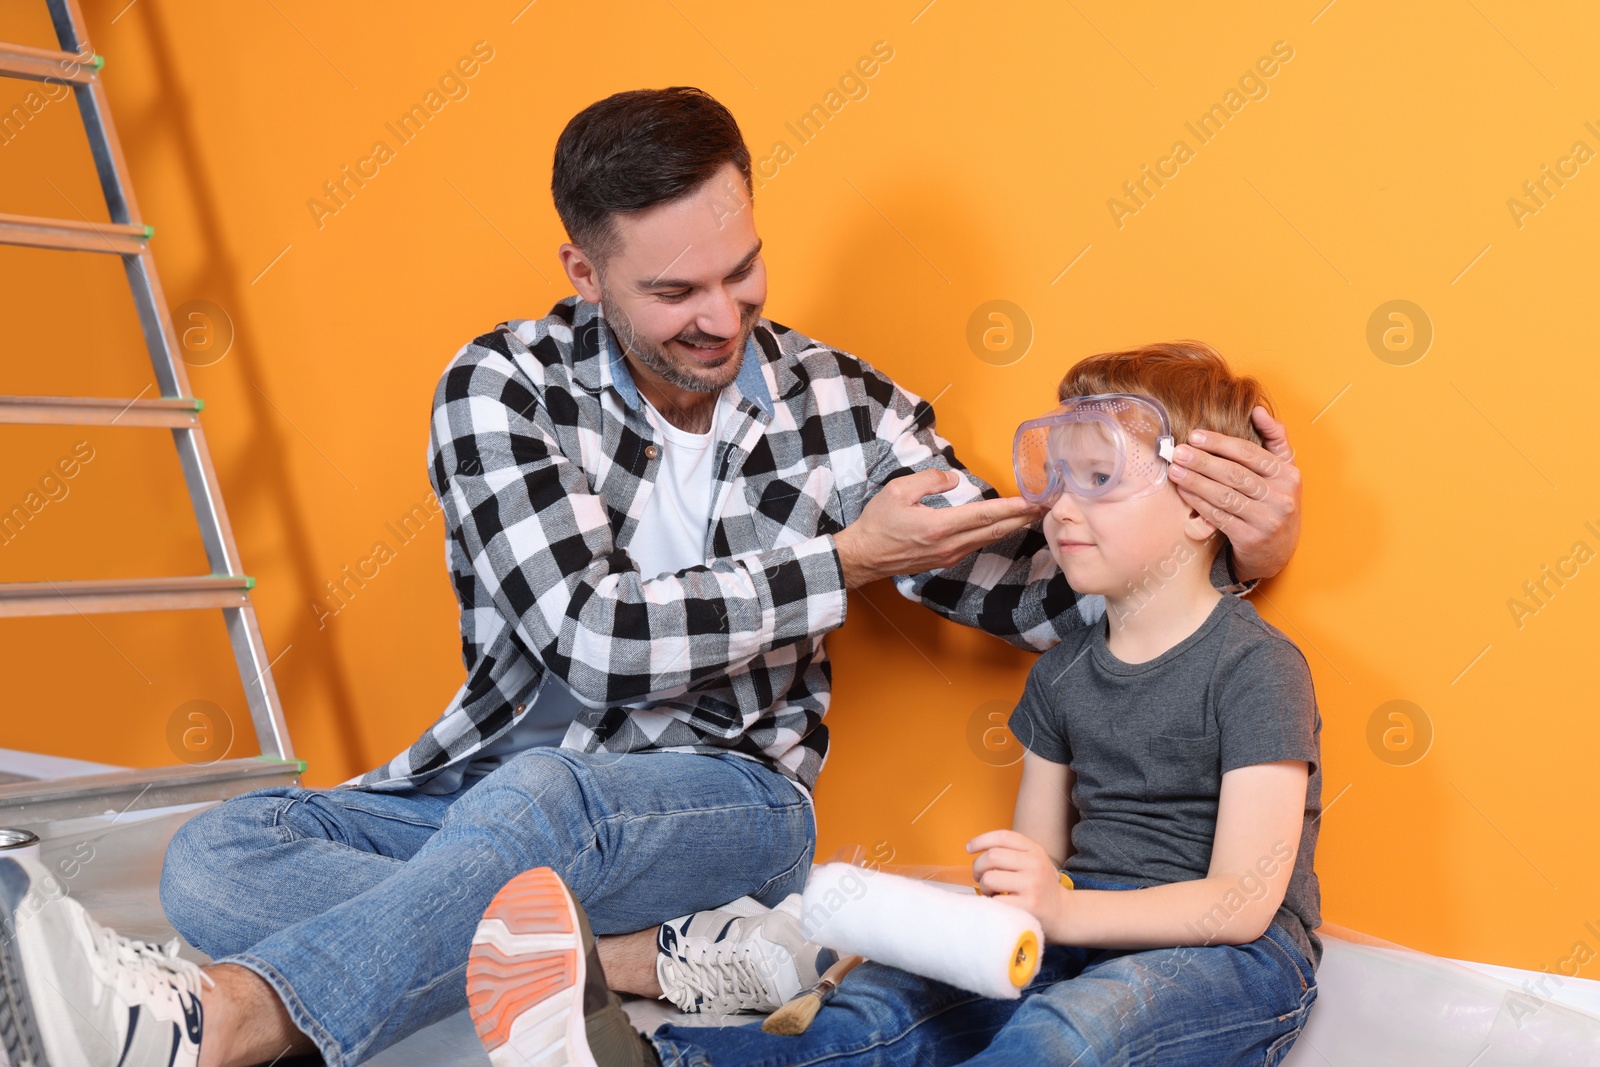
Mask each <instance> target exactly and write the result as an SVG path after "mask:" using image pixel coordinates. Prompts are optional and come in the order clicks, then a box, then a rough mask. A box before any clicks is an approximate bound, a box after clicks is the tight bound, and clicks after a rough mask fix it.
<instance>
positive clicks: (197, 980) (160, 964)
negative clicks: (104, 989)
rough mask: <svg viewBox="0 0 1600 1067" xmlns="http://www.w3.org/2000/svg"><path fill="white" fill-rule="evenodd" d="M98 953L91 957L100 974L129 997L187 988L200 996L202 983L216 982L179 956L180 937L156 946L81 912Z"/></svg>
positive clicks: (151, 996)
mask: <svg viewBox="0 0 1600 1067" xmlns="http://www.w3.org/2000/svg"><path fill="white" fill-rule="evenodd" d="M79 914H80V915H81V916H82V919H83V924H84V927H85V928H86V929H87V930H88V932H89V938H90V942H91V943H92V944H93V945H94V948H95V954H94V955H93V956H92V957H90V958H91V960H93V962H94V964H95V969H96V970H97V971H98V972H99V974H100V977H101V978H103V979H104V980H105V981H106V982H107V983H109V984H111V985H113V986H114V987H115V988H116V989H117V991H118V992H119V993H121V994H123V995H124V996H128V997H129V998H130V999H138V1000H150V999H154V998H155V997H157V996H159V995H160V994H161V993H162V992H163V991H172V990H174V989H183V990H186V991H187V992H188V993H189V995H190V996H193V997H198V996H199V995H200V992H201V985H202V983H203V984H205V985H208V986H214V985H216V982H215V981H214V980H213V979H212V978H211V976H210V975H208V974H206V973H205V972H204V971H202V970H201V969H200V967H199V965H198V964H196V963H193V962H191V961H190V960H186V959H183V958H181V957H180V956H179V955H178V939H177V938H175V937H174V938H172V939H171V940H170V941H168V942H167V943H166V944H165V945H163V946H160V947H157V946H156V945H154V944H152V943H150V942H148V941H139V940H136V939H135V938H131V937H125V936H123V935H122V934H119V933H117V932H116V931H114V930H109V929H107V928H106V927H104V926H101V925H100V924H99V923H97V922H95V921H94V919H93V918H91V917H90V915H89V913H88V912H80V913H79Z"/></svg>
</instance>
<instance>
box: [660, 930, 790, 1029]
mask: <svg viewBox="0 0 1600 1067" xmlns="http://www.w3.org/2000/svg"><path fill="white" fill-rule="evenodd" d="M663 969H664V970H666V971H667V973H668V976H669V977H670V978H672V979H673V980H674V986H673V988H670V989H665V990H663V991H662V995H663V996H665V997H666V998H667V999H668V1000H670V1001H672V1003H673V1004H675V1005H676V1006H677V1008H678V1010H679V1011H683V1012H691V1011H695V1010H699V1011H702V1012H712V1013H716V1014H721V1015H731V1014H733V1013H734V1012H740V1011H771V1010H772V1009H773V1008H774V1007H776V1006H777V1005H775V1004H774V1003H773V993H772V991H771V989H770V983H769V982H768V981H767V980H766V978H765V977H764V973H765V970H766V967H765V965H764V964H763V963H762V961H761V960H760V959H759V958H757V956H756V954H755V951H754V949H753V948H751V947H750V946H740V947H736V948H735V947H729V946H721V947H719V949H717V950H705V949H701V950H698V951H696V950H690V955H689V957H688V958H682V959H674V958H671V957H668V958H667V959H666V960H665V962H664V963H663ZM697 996H698V997H699V998H701V1004H700V1007H699V1008H698V1009H696V1008H695V1007H694V1003H695V999H696V997H697Z"/></svg>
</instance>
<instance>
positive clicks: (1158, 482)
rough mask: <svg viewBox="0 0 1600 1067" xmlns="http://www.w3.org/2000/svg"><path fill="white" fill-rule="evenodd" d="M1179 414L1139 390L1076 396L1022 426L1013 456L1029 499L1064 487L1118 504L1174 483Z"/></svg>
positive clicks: (1054, 494)
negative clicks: (1171, 467)
mask: <svg viewBox="0 0 1600 1067" xmlns="http://www.w3.org/2000/svg"><path fill="white" fill-rule="evenodd" d="M1173 444H1174V443H1173V439H1172V420H1171V419H1170V418H1169V417H1168V415H1167V409H1166V407H1165V406H1163V405H1162V403H1161V401H1159V400H1157V399H1156V398H1155V397H1153V396H1145V395H1143V394H1140V393H1096V394H1094V395H1092V396H1075V397H1071V398H1069V399H1067V400H1065V401H1063V402H1062V404H1061V406H1060V407H1058V408H1056V409H1055V410H1054V411H1052V412H1050V413H1049V414H1046V415H1041V416H1040V417H1039V418H1036V419H1029V420H1028V421H1027V422H1025V423H1023V424H1022V425H1021V426H1019V427H1017V436H1016V437H1015V438H1014V439H1013V440H1012V442H1011V462H1012V467H1013V469H1014V470H1015V472H1016V476H1017V488H1018V489H1020V490H1021V491H1022V495H1023V497H1024V498H1025V499H1026V500H1028V501H1029V502H1030V503H1034V504H1042V505H1046V506H1048V505H1050V504H1053V503H1055V502H1056V500H1057V499H1059V498H1060V496H1061V494H1062V493H1072V494H1073V495H1075V496H1078V497H1082V498H1084V499H1085V500H1093V501H1096V502H1105V503H1112V502H1115V501H1120V500H1134V499H1136V498H1138V497H1142V496H1148V495H1149V494H1151V493H1153V492H1155V491H1156V490H1158V489H1160V488H1161V487H1162V486H1163V485H1166V484H1167V464H1168V462H1170V461H1171V459H1172V451H1173Z"/></svg>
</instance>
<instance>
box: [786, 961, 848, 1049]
mask: <svg viewBox="0 0 1600 1067" xmlns="http://www.w3.org/2000/svg"><path fill="white" fill-rule="evenodd" d="M860 962H861V957H860V956H840V957H839V959H838V961H837V962H836V963H834V965H833V966H832V967H829V968H828V969H827V970H826V971H824V972H823V975H822V977H821V978H819V979H817V984H816V985H814V986H812V987H811V988H810V989H808V990H806V991H805V992H804V993H801V994H799V995H798V996H795V997H793V998H792V999H790V1001H789V1003H787V1004H785V1005H784V1006H783V1007H781V1008H779V1009H778V1010H777V1011H775V1012H773V1013H772V1014H771V1015H769V1016H767V1018H766V1021H764V1022H763V1023H762V1024H761V1029H762V1030H764V1031H765V1032H766V1033H769V1034H782V1035H783V1036H785V1037H795V1036H797V1035H799V1034H803V1033H805V1032H806V1028H807V1027H809V1026H810V1025H811V1021H812V1020H813V1019H815V1018H816V1017H817V1012H819V1011H821V1010H822V1006H823V1005H824V1004H826V1003H827V1002H828V998H829V997H831V996H833V991H834V990H835V989H838V988H839V983H840V982H842V981H844V976H845V975H847V974H849V973H850V971H851V970H852V969H853V968H854V967H855V966H856V964H858V963H860Z"/></svg>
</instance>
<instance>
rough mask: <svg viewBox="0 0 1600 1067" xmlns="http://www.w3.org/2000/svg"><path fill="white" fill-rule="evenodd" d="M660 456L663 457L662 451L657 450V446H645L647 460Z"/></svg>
mask: <svg viewBox="0 0 1600 1067" xmlns="http://www.w3.org/2000/svg"><path fill="white" fill-rule="evenodd" d="M659 455H661V449H659V448H657V447H656V446H655V445H645V446H644V458H645V459H655V458H656V457H657V456H659Z"/></svg>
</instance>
